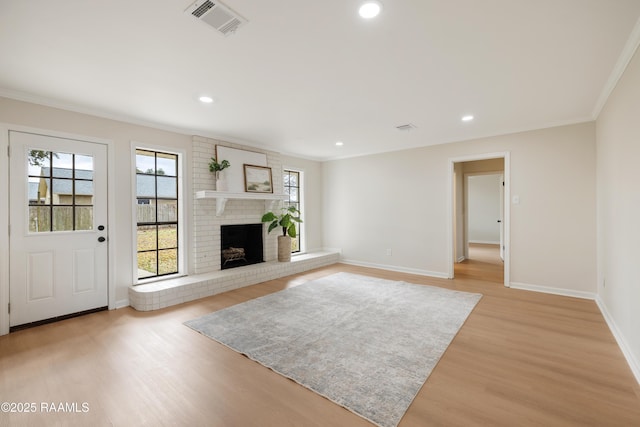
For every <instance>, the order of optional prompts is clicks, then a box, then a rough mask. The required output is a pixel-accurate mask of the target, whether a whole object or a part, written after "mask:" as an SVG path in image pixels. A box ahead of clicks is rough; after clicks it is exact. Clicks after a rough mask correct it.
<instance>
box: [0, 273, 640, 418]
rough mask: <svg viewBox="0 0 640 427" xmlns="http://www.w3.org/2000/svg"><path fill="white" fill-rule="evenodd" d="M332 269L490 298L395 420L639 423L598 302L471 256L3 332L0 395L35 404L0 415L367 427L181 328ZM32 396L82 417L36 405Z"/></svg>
mask: <svg viewBox="0 0 640 427" xmlns="http://www.w3.org/2000/svg"><path fill="white" fill-rule="evenodd" d="M465 268H466V270H465ZM472 269H476V270H475V271H471V270H472ZM339 271H348V272H353V273H358V274H365V275H371V276H376V277H382V278H386V279H392V280H405V281H409V282H413V283H420V284H429V285H435V286H441V287H445V288H449V289H458V290H463V291H471V292H479V293H482V294H483V295H484V296H483V298H482V299H481V301H480V302H479V304H478V305H477V307H476V308H475V310H474V311H473V312H472V313H471V315H470V316H469V318H468V319H467V322H466V323H465V325H464V326H463V327H462V329H461V330H460V332H459V333H458V335H457V336H456V337H455V339H454V340H453V342H452V343H451V345H450V346H449V348H448V349H447V351H446V353H445V354H444V356H443V357H442V359H441V360H440V362H439V363H438V365H437V366H436V368H435V369H434V371H433V373H432V374H431V376H430V377H429V379H428V380H427V381H426V383H425V384H424V386H423V387H422V389H421V391H420V392H419V394H418V396H417V397H416V399H415V400H414V402H413V404H412V405H411V406H410V408H409V410H408V411H407V413H406V414H405V416H404V418H403V419H402V421H401V422H400V427H416V426H478V425H481V426H638V425H640V388H639V387H638V384H637V383H636V381H635V379H634V377H633V375H632V373H631V371H630V369H629V367H628V365H627V363H626V361H625V359H624V357H623V355H622V353H621V351H620V349H619V348H618V347H617V345H616V343H615V341H614V338H613V336H612V335H611V333H610V331H609V329H608V328H607V325H606V324H605V321H604V319H603V317H602V315H601V314H600V312H599V311H598V308H597V306H596V304H595V303H594V302H593V301H588V300H581V299H575V298H567V297H561V296H554V295H545V294H539V293H533V292H527V291H521V290H513V289H506V288H504V287H503V286H502V285H501V284H500V280H498V279H497V278H496V277H495V274H496V273H495V271H494V272H493V273H491V272H490V271H489V270H485V271H484V273H483V272H482V271H483V270H482V269H481V268H480V269H479V270H478V269H477V264H476V263H474V262H468V263H466V265H465V263H462V264H460V265H458V266H457V268H456V279H454V280H441V279H433V278H427V277H421V276H415V275H410V274H402V273H394V272H389V271H383V270H376V269H369V268H362V267H354V266H348V265H344V264H336V265H333V266H330V267H325V268H322V269H318V270H314V271H311V272H307V273H304V274H299V275H295V276H290V277H286V278H282V279H278V280H273V281H270V282H266V283H263V284H259V285H255V286H250V287H247V288H243V289H239V290H236V291H233V292H229V293H225V294H221V295H217V296H213V297H209V298H206V299H202V300H200V301H195V302H192V303H187V304H183V305H180V306H176V307H172V308H168V309H164V310H161V311H157V312H147V313H141V312H136V311H135V310H133V309H130V308H125V309H120V310H115V311H109V312H100V313H95V314H91V315H87V316H84V317H80V318H75V319H69V320H65V321H62V322H58V323H55V324H50V325H45V326H40V327H36V328H32V329H27V330H23V331H19V332H15V333H12V334H10V335H7V336H4V337H0V396H1V397H0V401H2V402H7V401H8V402H22V403H29V402H34V403H36V404H37V406H38V412H37V413H34V414H7V413H0V425H1V426H41V425H42V426H44V425H47V426H51V425H61V426H62V425H64V426H67V425H70V426H74V425H77V426H107V425H115V426H356V427H357V426H371V424H370V423H369V422H367V421H365V420H363V419H362V418H360V417H358V416H356V415H354V414H352V413H350V412H349V411H347V410H345V409H343V408H341V407H339V406H338V405H335V404H334V403H332V402H330V401H329V400H327V399H325V398H322V397H320V396H318V395H316V394H315V393H313V392H311V391H309V390H307V389H305V388H303V387H302V386H300V385H298V384H296V383H294V382H292V381H290V380H287V379H285V378H283V377H281V376H280V375H278V374H276V373H274V372H272V371H270V370H269V369H267V368H264V367H262V366H261V365H259V364H258V363H256V362H253V361H251V360H249V359H247V358H246V357H244V356H241V355H239V354H237V353H235V352H234V351H232V350H230V349H228V348H226V347H224V346H222V345H220V344H218V343H216V342H214V341H212V340H210V339H208V338H206V337H204V336H203V335H200V334H198V333H196V332H194V331H192V330H191V329H189V328H188V327H186V326H184V325H183V324H182V322H184V321H186V320H190V319H193V318H195V317H198V316H201V315H203V314H206V313H209V312H212V311H214V310H219V309H221V308H223V307H228V306H231V305H233V304H237V303H240V302H242V301H246V300H249V299H251V298H255V297H258V296H261V295H265V294H268V293H271V292H274V291H278V290H281V289H284V288H287V287H290V286H296V285H298V284H301V283H304V282H306V281H308V280H313V279H314V278H317V277H321V276H325V275H328V274H332V273H334V272H339ZM40 402H48V403H49V404H51V403H56V404H57V403H59V402H63V403H65V402H70V403H73V402H77V403H78V408H79V410H80V411H81V410H82V403H83V402H86V403H87V404H88V409H89V411H88V412H86V413H82V412H79V413H66V414H65V413H42V412H41V411H40V408H41V407H40V405H41V403H40Z"/></svg>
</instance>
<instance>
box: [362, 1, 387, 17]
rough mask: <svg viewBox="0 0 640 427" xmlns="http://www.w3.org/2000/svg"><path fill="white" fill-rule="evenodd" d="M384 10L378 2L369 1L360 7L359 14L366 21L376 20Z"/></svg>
mask: <svg viewBox="0 0 640 427" xmlns="http://www.w3.org/2000/svg"><path fill="white" fill-rule="evenodd" d="M381 10H382V3H380V2H379V1H378V0H367V1H365V2H363V3H362V4H361V5H360V9H358V13H359V14H360V16H361V17H362V18H364V19H371V18H375V17H376V16H378V15H379V14H380V11H381Z"/></svg>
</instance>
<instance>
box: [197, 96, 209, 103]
mask: <svg viewBox="0 0 640 427" xmlns="http://www.w3.org/2000/svg"><path fill="white" fill-rule="evenodd" d="M198 99H199V100H200V102H204V103H205V104H211V103H212V102H213V98H212V97H210V96H201V97H200V98H198Z"/></svg>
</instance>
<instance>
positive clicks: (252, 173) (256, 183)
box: [244, 163, 273, 193]
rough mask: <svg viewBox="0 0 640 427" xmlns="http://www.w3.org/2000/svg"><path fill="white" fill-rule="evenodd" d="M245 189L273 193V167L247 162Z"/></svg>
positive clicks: (252, 191)
mask: <svg viewBox="0 0 640 427" xmlns="http://www.w3.org/2000/svg"><path fill="white" fill-rule="evenodd" d="M244 190H245V191H246V192H247V193H273V182H272V181H271V168H268V167H266V166H256V165H248V164H246V163H245V165H244Z"/></svg>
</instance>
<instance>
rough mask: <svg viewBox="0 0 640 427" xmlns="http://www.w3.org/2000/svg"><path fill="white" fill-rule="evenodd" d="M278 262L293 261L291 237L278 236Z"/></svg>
mask: <svg viewBox="0 0 640 427" xmlns="http://www.w3.org/2000/svg"><path fill="white" fill-rule="evenodd" d="M278 261H280V262H290V261H291V237H289V236H278Z"/></svg>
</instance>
